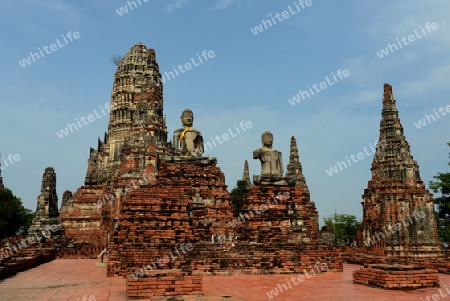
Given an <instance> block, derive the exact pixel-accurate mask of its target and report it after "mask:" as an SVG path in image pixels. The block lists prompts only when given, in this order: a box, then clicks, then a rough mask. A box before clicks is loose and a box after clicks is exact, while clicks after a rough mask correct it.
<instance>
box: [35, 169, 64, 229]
mask: <svg viewBox="0 0 450 301" xmlns="http://www.w3.org/2000/svg"><path fill="white" fill-rule="evenodd" d="M49 229H50V230H51V231H48V230H49ZM42 232H46V233H47V234H50V236H52V237H54V236H55V237H56V236H60V235H61V234H62V233H63V230H62V227H61V220H60V218H59V210H58V194H57V193H56V173H55V170H54V169H53V168H52V167H47V168H46V169H45V172H44V175H43V176H42V183H41V194H40V195H39V196H38V199H37V207H36V216H35V217H34V219H33V223H32V225H31V227H30V228H29V229H28V233H29V234H33V233H37V234H38V235H41V234H42Z"/></svg>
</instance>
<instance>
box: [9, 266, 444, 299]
mask: <svg viewBox="0 0 450 301" xmlns="http://www.w3.org/2000/svg"><path fill="white" fill-rule="evenodd" d="M95 262H96V260H89V259H58V260H54V261H52V262H49V263H46V264H43V265H41V266H39V267H37V268H34V269H31V270H28V271H25V272H22V273H19V274H17V275H16V276H14V277H11V278H8V279H5V280H4V281H1V282H0V300H2V301H22V300H27V301H28V300H33V301H62V300H64V301H66V300H70V301H75V300H77V301H93V300H94V297H95V300H97V301H125V300H126V296H125V292H126V287H125V279H122V278H118V277H110V278H108V277H106V276H105V275H106V273H105V267H96V266H95ZM358 268H359V266H357V265H349V264H346V265H344V273H341V274H333V273H329V274H322V275H316V276H312V277H311V278H310V279H306V280H305V281H304V282H301V283H298V284H297V285H295V284H294V283H293V282H292V281H290V283H291V288H288V290H286V291H284V292H282V293H281V292H280V291H279V294H278V296H276V297H272V298H269V297H268V296H267V294H266V293H268V292H269V291H270V290H273V289H274V288H275V287H277V286H278V284H280V285H281V284H286V282H287V281H288V280H289V279H290V278H291V277H292V275H291V276H290V275H268V276H208V277H204V278H203V289H204V293H205V297H204V298H192V300H208V301H225V300H229V301H263V300H276V301H288V300H289V301H297V300H333V301H340V300H358V301H359V300H364V301H372V300H374V301H375V300H376V301H388V300H389V301H408V300H415V301H425V300H427V299H426V297H427V296H429V297H430V298H429V299H428V300H435V301H438V300H439V301H440V300H450V294H449V293H447V291H446V287H447V288H448V290H449V291H450V275H440V280H441V287H442V289H441V290H442V295H441V294H440V292H439V290H438V289H436V288H428V289H420V290H415V291H388V290H382V289H376V288H370V287H366V286H363V285H357V284H353V283H352V271H353V270H355V269H358ZM433 294H437V296H435V299H432V296H433ZM447 295H448V296H447ZM91 296H92V297H91ZM226 296H231V298H226ZM89 297H91V298H90V299H89ZM83 299H84V300H83Z"/></svg>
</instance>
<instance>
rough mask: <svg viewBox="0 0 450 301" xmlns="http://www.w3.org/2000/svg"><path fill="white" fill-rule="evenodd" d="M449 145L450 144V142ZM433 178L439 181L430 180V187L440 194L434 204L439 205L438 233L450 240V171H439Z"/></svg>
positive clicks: (440, 236)
mask: <svg viewBox="0 0 450 301" xmlns="http://www.w3.org/2000/svg"><path fill="white" fill-rule="evenodd" d="M447 145H448V146H450V142H448V143H447ZM449 157H450V153H449ZM448 165H450V162H449V163H448ZM433 179H436V180H437V181H435V182H433V181H430V182H429V185H430V188H431V190H433V192H434V193H439V194H440V196H439V197H437V198H435V199H434V204H435V205H437V227H438V235H439V238H440V240H441V241H450V172H447V173H441V172H439V173H438V174H437V175H436V176H434V177H433Z"/></svg>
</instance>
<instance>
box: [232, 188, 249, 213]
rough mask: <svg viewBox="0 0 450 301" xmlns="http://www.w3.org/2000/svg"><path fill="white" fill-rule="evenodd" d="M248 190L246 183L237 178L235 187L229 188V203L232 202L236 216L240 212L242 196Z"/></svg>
mask: <svg viewBox="0 0 450 301" xmlns="http://www.w3.org/2000/svg"><path fill="white" fill-rule="evenodd" d="M248 191H249V187H248V183H247V182H246V181H243V180H238V181H237V183H236V187H235V188H233V190H231V192H230V195H231V203H232V204H233V208H234V215H235V216H238V215H239V213H241V209H242V201H243V200H244V197H245V195H246V194H247V192H248Z"/></svg>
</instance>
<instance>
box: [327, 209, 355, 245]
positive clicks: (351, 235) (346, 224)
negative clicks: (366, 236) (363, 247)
mask: <svg viewBox="0 0 450 301" xmlns="http://www.w3.org/2000/svg"><path fill="white" fill-rule="evenodd" d="M323 221H324V223H325V225H327V226H329V227H330V228H331V230H332V231H333V233H334V236H335V239H336V242H341V243H346V242H347V240H348V241H352V240H353V239H355V236H356V227H357V226H358V225H359V223H360V222H359V221H358V220H357V219H356V216H354V215H351V214H344V213H343V214H338V213H335V214H333V215H331V216H329V217H324V218H323Z"/></svg>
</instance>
